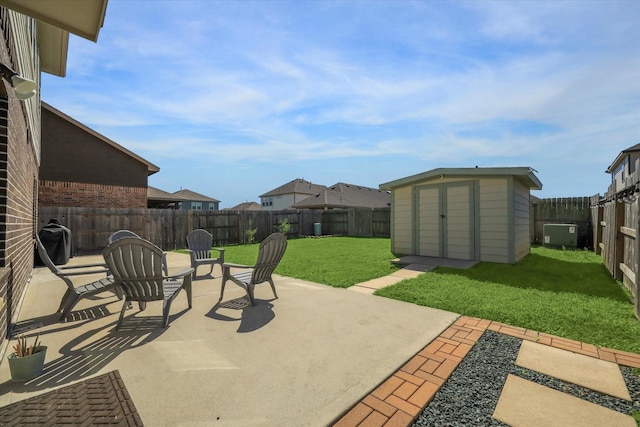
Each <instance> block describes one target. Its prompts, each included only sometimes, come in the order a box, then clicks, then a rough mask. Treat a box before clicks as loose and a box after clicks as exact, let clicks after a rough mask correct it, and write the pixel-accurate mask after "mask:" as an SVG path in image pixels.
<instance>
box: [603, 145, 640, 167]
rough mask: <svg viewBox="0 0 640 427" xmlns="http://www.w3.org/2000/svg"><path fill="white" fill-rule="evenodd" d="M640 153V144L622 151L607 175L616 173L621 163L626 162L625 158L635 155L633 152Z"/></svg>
mask: <svg viewBox="0 0 640 427" xmlns="http://www.w3.org/2000/svg"><path fill="white" fill-rule="evenodd" d="M637 151H640V144H636V145H634V146H631V147H629V148H627V149H625V150H622V151H621V152H620V154H618V157H616V159H615V160H614V161H613V163H611V165H609V167H608V168H607V170H606V172H607V173H614V172H615V170H616V168H617V167H618V165H619V164H620V163H622V161H623V160H624V158H625V157H626V156H627V155H628V154H629V153H633V152H637Z"/></svg>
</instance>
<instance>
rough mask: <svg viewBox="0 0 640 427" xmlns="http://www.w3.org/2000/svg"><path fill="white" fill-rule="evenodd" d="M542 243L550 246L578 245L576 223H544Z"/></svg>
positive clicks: (571, 246) (574, 246)
mask: <svg viewBox="0 0 640 427" xmlns="http://www.w3.org/2000/svg"><path fill="white" fill-rule="evenodd" d="M542 234H543V236H544V241H543V245H544V246H550V247H560V246H565V247H569V248H577V247H578V226H577V225H576V224H544V225H543V226H542Z"/></svg>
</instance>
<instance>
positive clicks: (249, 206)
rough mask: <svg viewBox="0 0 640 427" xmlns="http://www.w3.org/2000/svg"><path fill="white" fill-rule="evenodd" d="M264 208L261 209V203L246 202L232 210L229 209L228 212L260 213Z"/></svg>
mask: <svg viewBox="0 0 640 427" xmlns="http://www.w3.org/2000/svg"><path fill="white" fill-rule="evenodd" d="M261 209H262V208H261V207H260V203H256V202H244V203H240V204H239V205H235V206H234V207H232V208H228V210H232V211H259V210H261Z"/></svg>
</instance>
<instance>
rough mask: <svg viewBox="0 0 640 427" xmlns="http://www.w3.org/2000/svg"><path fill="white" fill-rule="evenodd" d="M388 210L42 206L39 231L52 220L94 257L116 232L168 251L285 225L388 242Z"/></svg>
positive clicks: (298, 231) (242, 239) (260, 234)
mask: <svg viewBox="0 0 640 427" xmlns="http://www.w3.org/2000/svg"><path fill="white" fill-rule="evenodd" d="M390 218H391V213H390V209H389V208H375V209H336V210H327V211H321V210H311V209H305V210H283V211H233V210H222V211H182V210H174V209H110V208H106V209H105V208H69V207H40V209H39V215H38V230H39V229H40V228H42V227H43V226H44V225H46V224H47V223H48V222H49V221H50V220H51V219H57V220H58V221H60V224H62V225H64V226H65V227H68V228H69V229H71V231H72V240H73V243H72V244H73V253H74V254H78V255H82V254H94V253H98V252H100V251H102V249H104V248H105V247H106V246H107V239H108V237H109V236H110V235H111V233H113V232H114V231H117V230H122V229H127V230H131V231H133V232H135V233H136V234H138V235H140V236H142V237H143V238H145V239H147V240H149V241H151V242H153V243H154V244H156V245H158V246H159V247H161V248H163V249H166V250H171V249H182V248H185V247H186V239H185V237H186V235H187V233H189V232H190V231H191V230H195V229H197V228H202V229H205V230H207V231H209V232H210V233H211V234H213V236H214V246H225V245H233V244H239V243H246V242H247V233H246V232H247V230H249V229H250V228H251V229H256V234H255V241H262V239H264V238H265V237H267V236H268V235H269V234H271V233H273V232H275V231H279V227H280V225H281V224H282V222H283V220H285V219H286V220H287V221H288V222H289V224H290V229H289V233H288V235H289V236H300V235H301V236H311V235H314V231H315V229H316V227H315V226H314V224H317V223H319V224H320V228H321V231H322V234H323V235H343V236H353V237H389V236H390V229H391V227H390Z"/></svg>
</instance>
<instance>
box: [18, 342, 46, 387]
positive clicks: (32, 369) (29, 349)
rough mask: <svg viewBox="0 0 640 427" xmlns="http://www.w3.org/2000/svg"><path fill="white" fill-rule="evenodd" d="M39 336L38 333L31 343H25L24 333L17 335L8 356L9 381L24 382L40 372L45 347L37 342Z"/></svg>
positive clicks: (42, 365)
mask: <svg viewBox="0 0 640 427" xmlns="http://www.w3.org/2000/svg"><path fill="white" fill-rule="evenodd" d="M39 337H40V335H39V334H38V335H37V336H36V339H35V341H34V342H33V345H27V338H26V337H25V336H24V334H22V335H20V336H19V337H18V343H17V344H16V345H14V346H13V350H14V351H13V353H11V354H10V355H9V357H8V359H9V370H10V371H11V381H13V382H26V381H29V380H32V379H34V378H35V377H37V376H39V375H40V374H42V369H43V367H44V358H45V356H46V355H47V347H45V346H43V345H42V344H41V343H40V342H38V338H39Z"/></svg>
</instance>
